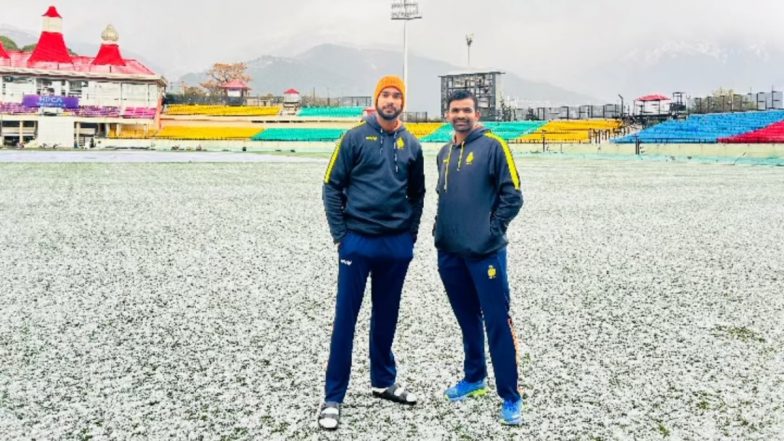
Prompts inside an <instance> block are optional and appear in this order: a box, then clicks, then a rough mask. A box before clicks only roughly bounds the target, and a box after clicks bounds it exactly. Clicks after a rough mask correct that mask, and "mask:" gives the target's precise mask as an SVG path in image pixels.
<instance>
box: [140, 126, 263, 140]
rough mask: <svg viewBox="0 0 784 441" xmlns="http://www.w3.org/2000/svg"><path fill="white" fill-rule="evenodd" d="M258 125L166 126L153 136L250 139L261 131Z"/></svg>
mask: <svg viewBox="0 0 784 441" xmlns="http://www.w3.org/2000/svg"><path fill="white" fill-rule="evenodd" d="M261 130H262V129H260V128H259V127H220V126H166V127H164V128H163V129H161V130H160V131H159V132H158V133H157V134H156V135H155V138H159V139H193V140H210V139H224V140H225V139H237V140H242V139H251V138H252V137H253V136H254V135H257V134H258V133H259V132H261Z"/></svg>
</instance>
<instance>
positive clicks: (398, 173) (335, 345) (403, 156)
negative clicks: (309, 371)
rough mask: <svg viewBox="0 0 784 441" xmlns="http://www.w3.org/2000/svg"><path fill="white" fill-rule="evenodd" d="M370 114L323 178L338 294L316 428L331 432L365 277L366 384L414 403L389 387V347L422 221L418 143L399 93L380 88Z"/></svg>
mask: <svg viewBox="0 0 784 441" xmlns="http://www.w3.org/2000/svg"><path fill="white" fill-rule="evenodd" d="M375 100H376V114H375V115H371V116H369V117H367V118H366V119H365V120H364V121H363V122H362V123H361V124H360V125H359V126H357V127H355V128H353V129H351V130H349V131H348V132H347V133H346V134H345V136H344V137H343V138H342V139H341V140H340V141H339V142H338V146H337V147H336V148H335V151H334V153H333V154H332V157H331V159H330V161H329V165H328V166H327V172H326V175H325V176H324V189H323V197H324V208H325V210H326V213H327V221H328V223H329V229H330V233H331V234H332V238H333V239H334V241H335V243H337V244H338V257H339V258H338V265H339V266H338V268H339V269H338V294H337V305H336V308H335V321H334V325H333V326H334V327H333V330H332V342H331V345H330V353H329V362H328V364H327V375H326V385H325V398H324V403H323V404H322V405H321V408H320V409H319V415H318V422H319V425H320V426H321V427H322V428H325V429H336V428H337V426H338V424H339V420H340V404H341V403H342V402H343V398H344V396H345V395H346V389H347V388H348V382H349V377H350V373H351V352H352V347H353V341H354V328H355V325H356V321H357V315H358V314H359V309H360V306H361V304H362V297H363V294H364V292H365V283H366V281H367V277H368V275H371V296H372V298H371V301H372V311H371V318H370V381H371V386H372V388H373V395H374V396H377V397H379V398H384V399H388V400H391V401H394V402H397V403H401V404H414V403H416V397H415V396H414V394H413V393H411V392H408V391H406V390H405V388H404V387H403V386H402V385H399V384H397V383H396V382H395V376H396V369H395V357H394V355H393V354H392V341H393V339H394V337H395V328H396V326H397V318H398V309H399V306H400V296H401V292H402V290H403V280H404V279H405V276H406V271H407V270H408V264H409V262H410V261H411V259H412V258H413V247H414V242H416V238H417V232H418V230H419V221H420V218H421V217H422V207H423V204H424V195H425V175H424V162H423V157H422V148H421V146H420V144H419V141H418V140H417V139H416V138H415V137H414V136H413V135H412V134H410V133H409V132H408V131H406V129H405V127H403V125H402V123H401V122H400V119H399V116H400V113H401V112H402V110H403V105H404V100H405V85H404V84H403V82H402V80H400V78H398V77H394V76H387V77H384V78H382V79H381V81H379V83H378V86H377V87H376V92H375Z"/></svg>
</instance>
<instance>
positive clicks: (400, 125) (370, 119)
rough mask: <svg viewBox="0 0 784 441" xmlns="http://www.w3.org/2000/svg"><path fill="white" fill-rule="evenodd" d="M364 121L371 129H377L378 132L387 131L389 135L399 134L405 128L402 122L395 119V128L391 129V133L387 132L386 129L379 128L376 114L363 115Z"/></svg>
mask: <svg viewBox="0 0 784 441" xmlns="http://www.w3.org/2000/svg"><path fill="white" fill-rule="evenodd" d="M365 122H366V123H367V124H368V125H369V126H370V127H373V129H375V130H377V131H379V132H385V133H388V134H390V135H394V134H399V133H401V132H403V131H405V130H406V127H405V126H404V125H403V123H402V122H401V121H400V120H399V119H398V120H397V127H395V130H393V131H392V132H391V133H390V132H387V131H385V130H384V129H382V128H381V124H379V123H378V120H377V119H376V115H368V116H366V117H365Z"/></svg>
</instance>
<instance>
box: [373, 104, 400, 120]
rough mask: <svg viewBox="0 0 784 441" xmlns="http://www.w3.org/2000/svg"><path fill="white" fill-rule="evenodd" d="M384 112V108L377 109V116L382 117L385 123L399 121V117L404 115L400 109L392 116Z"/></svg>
mask: <svg viewBox="0 0 784 441" xmlns="http://www.w3.org/2000/svg"><path fill="white" fill-rule="evenodd" d="M392 109H394V107H392ZM382 110H383V109H382V108H380V107H376V114H378V116H380V117H381V119H383V120H385V121H394V120H396V119H397V117H398V116H400V114H401V113H403V109H400V110H395V111H394V112H393V114H392V115H388V114H386V113H384V112H383V111H382Z"/></svg>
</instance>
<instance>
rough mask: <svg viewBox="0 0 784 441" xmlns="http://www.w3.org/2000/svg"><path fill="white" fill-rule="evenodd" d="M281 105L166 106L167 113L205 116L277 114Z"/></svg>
mask: <svg viewBox="0 0 784 441" xmlns="http://www.w3.org/2000/svg"><path fill="white" fill-rule="evenodd" d="M280 110H281V106H260V107H256V106H213V105H199V104H194V105H189V104H172V105H169V106H167V107H166V111H165V112H164V113H165V114H166V115H173V116H176V115H203V116H275V115H279V114H280Z"/></svg>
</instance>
